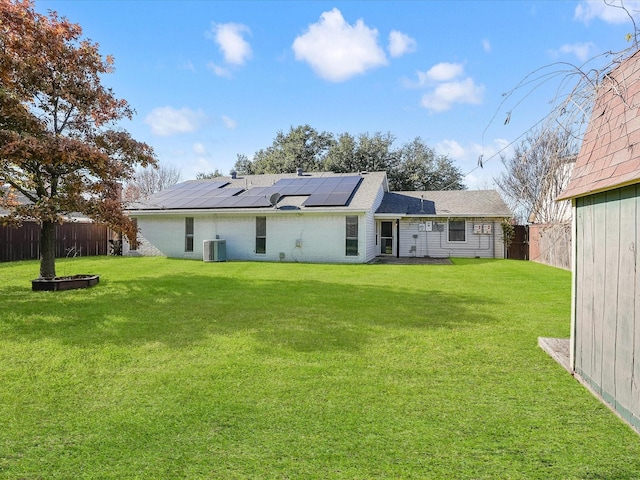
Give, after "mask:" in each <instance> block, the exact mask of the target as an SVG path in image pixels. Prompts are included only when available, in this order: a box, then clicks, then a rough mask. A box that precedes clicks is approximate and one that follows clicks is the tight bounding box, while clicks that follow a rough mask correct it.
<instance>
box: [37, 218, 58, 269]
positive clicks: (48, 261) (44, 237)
mask: <svg viewBox="0 0 640 480" xmlns="http://www.w3.org/2000/svg"><path fill="white" fill-rule="evenodd" d="M55 276H56V224H55V223H54V222H42V228H41V230H40V278H54V277H55Z"/></svg>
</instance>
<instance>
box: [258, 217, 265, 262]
mask: <svg viewBox="0 0 640 480" xmlns="http://www.w3.org/2000/svg"><path fill="white" fill-rule="evenodd" d="M256 253H267V217H256Z"/></svg>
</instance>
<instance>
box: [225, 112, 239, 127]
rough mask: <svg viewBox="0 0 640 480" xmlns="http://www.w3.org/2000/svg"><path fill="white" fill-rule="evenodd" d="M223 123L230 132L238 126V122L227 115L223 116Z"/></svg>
mask: <svg viewBox="0 0 640 480" xmlns="http://www.w3.org/2000/svg"><path fill="white" fill-rule="evenodd" d="M222 122H223V123H224V126H225V127H227V128H228V129H229V130H233V129H235V128H236V127H237V126H238V122H236V121H235V120H234V119H233V118H230V117H227V116H226V115H223V116H222Z"/></svg>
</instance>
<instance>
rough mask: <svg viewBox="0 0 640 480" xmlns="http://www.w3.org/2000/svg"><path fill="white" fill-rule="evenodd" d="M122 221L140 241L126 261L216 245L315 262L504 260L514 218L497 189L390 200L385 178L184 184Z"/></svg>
mask: <svg viewBox="0 0 640 480" xmlns="http://www.w3.org/2000/svg"><path fill="white" fill-rule="evenodd" d="M128 213H129V215H130V216H131V217H132V218H134V219H135V221H136V222H137V225H138V228H139V232H140V233H139V236H138V239H137V242H136V243H134V244H125V248H124V254H126V255H163V256H168V257H176V258H190V259H203V258H205V259H206V257H207V251H206V249H210V248H211V246H212V245H213V244H214V243H216V244H218V245H222V244H224V257H225V258H224V259H228V260H252V261H298V262H319V263H329V262H330V263H366V262H370V261H371V260H373V259H374V258H375V257H376V256H379V255H395V256H402V257H416V256H422V257H426V256H430V257H452V256H463V257H485V258H503V257H504V244H503V238H502V229H501V226H500V224H501V221H502V220H503V219H505V218H510V217H511V212H510V211H509V210H508V208H507V207H506V205H505V204H504V202H503V201H502V200H501V199H500V197H499V195H498V194H497V193H496V192H495V191H474V192H471V191H456V192H389V188H388V182H387V177H386V173H384V172H372V173H364V172H361V173H352V174H334V173H329V172H314V173H308V174H302V173H301V172H299V173H298V174H279V175H251V176H244V177H238V176H232V177H230V178H228V177H219V178H217V179H214V180H196V181H189V182H184V183H181V184H178V185H175V186H173V187H171V188H169V189H167V190H164V191H162V192H159V193H158V194H156V195H154V196H152V197H151V198H150V199H148V200H147V201H145V202H143V203H140V204H137V205H131V206H130V208H129V210H128ZM216 241H217V242H216ZM219 259H220V258H219Z"/></svg>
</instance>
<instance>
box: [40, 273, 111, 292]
mask: <svg viewBox="0 0 640 480" xmlns="http://www.w3.org/2000/svg"><path fill="white" fill-rule="evenodd" d="M99 281H100V276H99V275H70V276H67V277H56V278H49V279H47V278H36V279H35V280H31V290H33V291H34V292H35V291H57V290H74V289H76V288H87V287H93V286H94V285H97V284H98V282H99Z"/></svg>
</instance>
